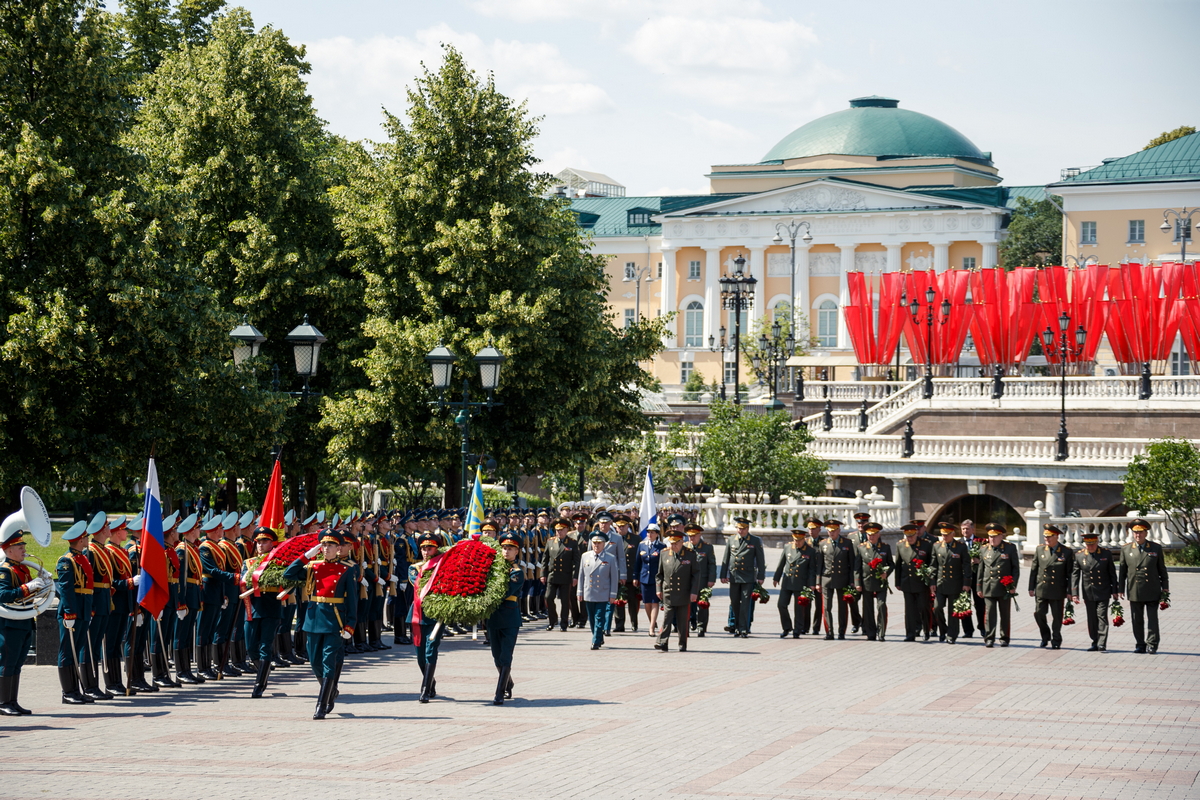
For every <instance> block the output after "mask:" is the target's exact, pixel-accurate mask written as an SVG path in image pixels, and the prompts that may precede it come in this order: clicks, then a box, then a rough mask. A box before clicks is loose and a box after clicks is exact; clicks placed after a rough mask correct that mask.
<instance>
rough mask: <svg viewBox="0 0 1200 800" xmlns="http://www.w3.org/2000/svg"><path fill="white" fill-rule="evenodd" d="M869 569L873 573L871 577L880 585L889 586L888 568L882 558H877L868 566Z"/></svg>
mask: <svg viewBox="0 0 1200 800" xmlns="http://www.w3.org/2000/svg"><path fill="white" fill-rule="evenodd" d="M867 569H869V570H870V571H871V577H872V578H874V579H875V580H877V581H879V582H880V583H882V584H884V585H885V586H886V585H887V576H888V566H887V564H886V563H884V560H883V559H882V558H881V557H880V556H875V557H874V558H872V559H871V561H870V562H869V563H868V564H867Z"/></svg>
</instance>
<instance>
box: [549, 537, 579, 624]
mask: <svg viewBox="0 0 1200 800" xmlns="http://www.w3.org/2000/svg"><path fill="white" fill-rule="evenodd" d="M570 529H571V523H570V521H569V520H566V519H558V520H555V522H554V536H553V537H552V538H551V539H550V541H548V542H546V546H545V547H544V548H543V549H542V561H541V569H542V583H543V584H545V586H546V611H547V613H548V614H549V617H550V620H549V623H548V624H547V625H546V630H548V631H549V630H553V629H554V627H555V626H556V625H557V626H558V627H559V629H560V630H564V631H565V630H566V629H567V622H568V609H569V608H570V595H572V594H574V591H573V589H574V587H575V586H577V585H578V583H579V579H578V573H579V548H578V547H577V546H576V544H575V541H574V540H573V539H571V538H569V537H568V536H567V531H568V530H570Z"/></svg>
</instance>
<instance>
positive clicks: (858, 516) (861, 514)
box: [854, 511, 871, 520]
mask: <svg viewBox="0 0 1200 800" xmlns="http://www.w3.org/2000/svg"><path fill="white" fill-rule="evenodd" d="M854 518H855V519H858V520H863V519H870V518H871V515H870V514H868V513H867V512H865V511H860V512H858V513H857V514H855V515H854Z"/></svg>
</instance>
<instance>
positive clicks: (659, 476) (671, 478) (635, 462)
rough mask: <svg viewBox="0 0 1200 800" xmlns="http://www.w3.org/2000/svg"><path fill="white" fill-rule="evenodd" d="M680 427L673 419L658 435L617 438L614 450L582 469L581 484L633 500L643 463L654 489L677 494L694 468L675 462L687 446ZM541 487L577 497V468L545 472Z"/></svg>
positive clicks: (687, 488) (642, 480)
mask: <svg viewBox="0 0 1200 800" xmlns="http://www.w3.org/2000/svg"><path fill="white" fill-rule="evenodd" d="M683 427H684V426H683V425H682V424H681V423H676V424H674V425H672V426H671V427H670V428H668V429H667V432H666V436H664V437H661V438H660V437H659V436H658V435H657V434H656V433H655V432H654V431H647V432H646V433H644V434H641V435H639V436H636V437H634V438H632V439H628V440H625V441H622V442H620V443H619V444H618V446H617V450H616V451H614V452H613V453H611V454H610V455H607V456H605V457H603V458H599V459H597V460H595V461H593V462H592V463H591V464H589V465H588V466H587V467H586V468H585V469H584V484H585V485H586V486H587V488H589V489H591V490H592V491H603V492H604V493H605V494H606V495H608V496H609V497H611V498H612V499H613V501H614V502H617V503H628V502H632V501H637V500H640V499H641V496H642V486H643V485H644V483H645V479H646V467H650V471H651V473H652V474H653V476H654V490H655V492H656V493H658V494H663V495H667V496H669V497H681V496H682V495H684V494H686V493H687V492H688V491H690V490H692V489H693V484H694V483H695V471H694V470H689V469H686V468H681V467H680V466H679V465H678V464H677V463H676V462H677V459H678V456H679V454H680V453H681V452H683V451H685V449H686V448H687V438H686V436H685V435H684V433H683ZM542 488H543V489H545V490H547V491H549V492H550V493H551V495H552V496H553V497H554V498H555V499H570V500H576V499H579V474H578V470H577V469H576V470H561V471H558V472H552V473H548V474H547V475H546V476H545V477H544V478H543V480H542Z"/></svg>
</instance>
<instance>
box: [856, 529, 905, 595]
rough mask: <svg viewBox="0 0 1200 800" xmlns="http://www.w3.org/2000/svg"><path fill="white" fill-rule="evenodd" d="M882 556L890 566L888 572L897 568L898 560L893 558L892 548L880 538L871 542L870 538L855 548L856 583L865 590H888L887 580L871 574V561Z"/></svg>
mask: <svg viewBox="0 0 1200 800" xmlns="http://www.w3.org/2000/svg"><path fill="white" fill-rule="evenodd" d="M876 558H882V559H883V563H884V564H885V565H886V566H887V568H888V574H891V573H892V572H893V571H894V570H895V569H896V560H895V559H894V558H892V548H891V545H889V544H888V543H887V542H885V541H883V539H880V540H879V541H878V542H877V543H875V544H871V542H870V540H867V541H865V542H863V543H862V544H860V545H858V546H857V547H855V548H854V585H855V586H856V587H857V588H858V589H859V591H863V592H886V591H887V581H879V580H876V579H875V577H874V576H873V575H871V562H872V561H874V560H875V559H876Z"/></svg>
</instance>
